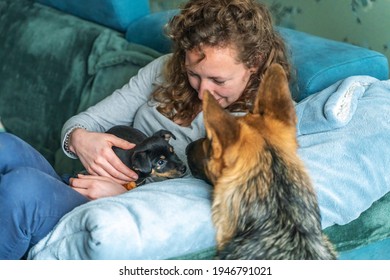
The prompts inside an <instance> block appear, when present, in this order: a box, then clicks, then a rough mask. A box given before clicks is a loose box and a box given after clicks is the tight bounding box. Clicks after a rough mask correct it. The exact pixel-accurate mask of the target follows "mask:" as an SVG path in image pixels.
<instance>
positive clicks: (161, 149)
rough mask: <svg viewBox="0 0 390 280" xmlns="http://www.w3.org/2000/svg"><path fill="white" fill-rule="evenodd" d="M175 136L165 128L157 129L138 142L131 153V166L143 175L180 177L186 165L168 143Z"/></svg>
mask: <svg viewBox="0 0 390 280" xmlns="http://www.w3.org/2000/svg"><path fill="white" fill-rule="evenodd" d="M171 137H172V138H173V139H176V137H175V136H174V135H173V134H172V133H171V132H170V131H167V130H159V131H157V132H156V133H155V134H153V135H152V136H151V137H148V138H147V139H145V140H144V141H143V142H142V143H140V144H138V145H137V146H136V147H135V149H134V153H133V155H132V163H133V168H134V169H135V170H137V171H139V172H141V173H143V174H144V175H147V176H149V175H151V176H154V177H163V178H178V177H182V176H183V175H184V174H185V172H186V165H185V164H184V163H183V161H181V160H180V159H179V157H178V156H177V155H176V153H175V151H174V149H173V147H172V146H171V145H170V144H169V139H170V138H171Z"/></svg>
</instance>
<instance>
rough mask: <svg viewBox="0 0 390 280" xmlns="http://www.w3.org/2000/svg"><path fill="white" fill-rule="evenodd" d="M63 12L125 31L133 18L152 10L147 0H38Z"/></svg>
mask: <svg viewBox="0 0 390 280" xmlns="http://www.w3.org/2000/svg"><path fill="white" fill-rule="evenodd" d="M36 1H37V2H39V3H42V4H45V5H48V6H51V7H54V8H56V9H59V10H61V11H63V12H66V13H69V14H72V15H75V16H78V17H81V18H83V19H87V20H91V21H94V22H96V23H99V24H102V25H105V26H108V27H111V28H114V29H116V30H119V31H121V32H124V31H125V30H126V28H127V26H128V25H129V23H130V22H132V21H133V20H135V19H137V18H139V17H142V16H144V15H146V14H148V13H149V12H150V9H149V1H147V0H99V1H95V0H83V1H79V0H66V1H63V0H36Z"/></svg>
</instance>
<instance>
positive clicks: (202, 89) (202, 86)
mask: <svg viewBox="0 0 390 280" xmlns="http://www.w3.org/2000/svg"><path fill="white" fill-rule="evenodd" d="M206 90H207V91H209V92H210V93H212V92H213V91H212V87H211V86H210V84H209V83H207V81H200V82H199V87H198V98H199V99H200V100H203V96H204V92H205V91H206Z"/></svg>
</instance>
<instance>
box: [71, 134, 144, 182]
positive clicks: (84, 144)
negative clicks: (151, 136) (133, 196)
mask: <svg viewBox="0 0 390 280" xmlns="http://www.w3.org/2000/svg"><path fill="white" fill-rule="evenodd" d="M113 146H116V147H119V148H122V149H125V150H126V149H131V148H133V147H134V146H135V145H134V144H132V143H129V142H127V141H125V140H123V139H121V138H119V137H116V136H114V135H112V134H107V133H97V132H89V131H87V130H85V129H81V128H78V129H75V130H74V131H73V132H72V134H71V136H70V140H69V149H70V150H71V151H72V152H74V153H75V154H76V155H77V156H78V157H79V159H80V161H81V163H82V164H83V166H84V167H85V169H86V170H87V172H88V173H89V174H90V175H99V176H103V177H108V178H111V179H112V180H114V181H115V182H117V183H119V184H125V183H127V182H130V181H135V180H137V178H138V176H137V174H136V173H135V172H134V171H133V170H131V169H130V168H128V167H127V166H126V165H125V164H124V163H123V162H122V161H121V160H120V159H119V158H118V157H117V155H116V154H115V153H114V151H113V150H112V147H113Z"/></svg>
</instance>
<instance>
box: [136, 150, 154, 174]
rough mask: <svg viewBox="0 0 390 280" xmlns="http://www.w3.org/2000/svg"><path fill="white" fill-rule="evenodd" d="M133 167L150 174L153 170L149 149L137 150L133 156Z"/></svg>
mask: <svg viewBox="0 0 390 280" xmlns="http://www.w3.org/2000/svg"><path fill="white" fill-rule="evenodd" d="M132 163H133V169H134V170H137V171H140V172H142V173H146V174H150V173H151V172H152V163H151V161H150V159H149V157H148V153H147V151H135V152H134V154H133V156H132Z"/></svg>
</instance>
